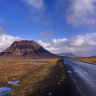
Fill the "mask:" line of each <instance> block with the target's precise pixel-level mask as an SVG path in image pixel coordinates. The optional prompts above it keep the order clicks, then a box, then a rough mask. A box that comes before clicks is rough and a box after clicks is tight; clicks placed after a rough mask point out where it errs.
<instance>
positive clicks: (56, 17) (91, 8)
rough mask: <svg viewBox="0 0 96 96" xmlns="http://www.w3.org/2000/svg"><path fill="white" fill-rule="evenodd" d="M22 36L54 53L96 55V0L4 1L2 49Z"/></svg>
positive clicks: (0, 19) (0, 5)
mask: <svg viewBox="0 0 96 96" xmlns="http://www.w3.org/2000/svg"><path fill="white" fill-rule="evenodd" d="M21 39H28V40H35V41H37V42H38V43H39V44H41V45H42V46H43V47H44V48H46V49H47V50H49V51H50V52H52V53H62V52H68V53H69V52H71V53H75V54H80V55H84V56H85V55H93V54H96V0H0V51H3V50H4V49H6V48H7V47H9V46H10V45H11V44H12V42H14V41H15V40H21Z"/></svg>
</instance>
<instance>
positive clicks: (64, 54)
mask: <svg viewBox="0 0 96 96" xmlns="http://www.w3.org/2000/svg"><path fill="white" fill-rule="evenodd" d="M57 55H58V56H64V57H71V58H73V57H76V56H75V55H74V54H72V53H58V54H57Z"/></svg>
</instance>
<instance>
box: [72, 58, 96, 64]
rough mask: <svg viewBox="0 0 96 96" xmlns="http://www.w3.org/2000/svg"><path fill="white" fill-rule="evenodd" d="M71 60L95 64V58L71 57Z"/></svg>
mask: <svg viewBox="0 0 96 96" xmlns="http://www.w3.org/2000/svg"><path fill="white" fill-rule="evenodd" d="M72 59H73V60H77V61H81V62H86V63H91V64H96V58H87V57H86V58H72Z"/></svg>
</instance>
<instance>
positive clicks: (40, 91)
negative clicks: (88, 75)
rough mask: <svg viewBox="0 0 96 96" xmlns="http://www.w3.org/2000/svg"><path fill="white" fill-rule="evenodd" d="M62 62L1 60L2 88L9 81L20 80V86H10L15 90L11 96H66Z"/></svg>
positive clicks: (0, 77)
mask: <svg viewBox="0 0 96 96" xmlns="http://www.w3.org/2000/svg"><path fill="white" fill-rule="evenodd" d="M32 62H41V64H31V63H32ZM60 62H61V59H60V58H54V59H52V58H50V59H8V58H6V59H3V58H0V86H4V85H6V84H7V82H8V81H9V80H20V82H19V85H18V86H10V87H11V88H12V89H13V90H12V92H11V93H10V96H49V95H51V96H66V94H67V91H66V90H67V89H66V88H67V87H66V86H67V83H66V82H67V81H66V75H65V72H64V67H61V66H60Z"/></svg>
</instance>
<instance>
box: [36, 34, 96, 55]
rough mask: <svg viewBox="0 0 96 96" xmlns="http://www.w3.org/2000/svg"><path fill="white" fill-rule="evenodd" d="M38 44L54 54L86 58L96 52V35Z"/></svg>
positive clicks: (78, 36)
mask: <svg viewBox="0 0 96 96" xmlns="http://www.w3.org/2000/svg"><path fill="white" fill-rule="evenodd" d="M38 42H39V44H41V45H42V46H43V47H44V48H46V49H47V50H49V51H50V52H52V53H62V52H64V53H65V52H68V53H70V52H71V53H74V54H79V55H83V56H86V55H93V54H95V52H96V33H89V34H85V35H77V36H74V37H72V38H70V39H67V38H63V39H53V40H52V41H50V42H44V41H41V40H40V41H38ZM95 55H96V54H95Z"/></svg>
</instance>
